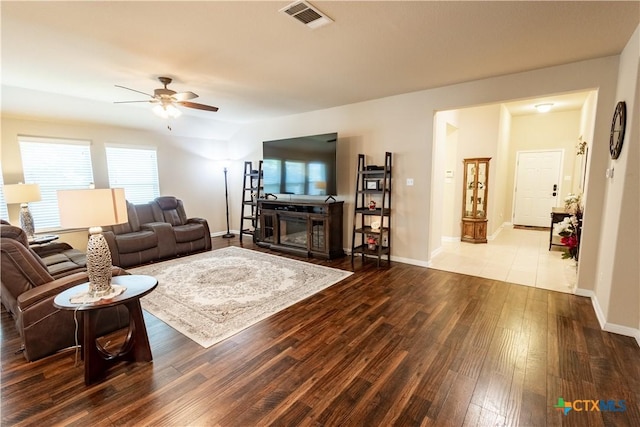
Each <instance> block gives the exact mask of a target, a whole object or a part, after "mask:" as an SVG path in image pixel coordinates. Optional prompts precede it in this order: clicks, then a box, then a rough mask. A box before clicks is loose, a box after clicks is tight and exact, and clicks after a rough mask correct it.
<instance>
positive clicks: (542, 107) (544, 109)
mask: <svg viewBox="0 0 640 427" xmlns="http://www.w3.org/2000/svg"><path fill="white" fill-rule="evenodd" d="M551 107H553V104H552V103H550V102H548V103H546V104H538V105H536V110H538V113H548V112H549V111H551Z"/></svg>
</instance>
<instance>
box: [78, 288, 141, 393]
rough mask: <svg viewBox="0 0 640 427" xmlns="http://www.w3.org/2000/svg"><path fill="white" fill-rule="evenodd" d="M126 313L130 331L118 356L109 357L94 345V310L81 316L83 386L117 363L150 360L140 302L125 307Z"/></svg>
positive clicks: (98, 346) (95, 379)
mask: <svg viewBox="0 0 640 427" xmlns="http://www.w3.org/2000/svg"><path fill="white" fill-rule="evenodd" d="M125 306H126V307H127V310H128V311H129V331H128V333H127V337H126V339H125V342H124V343H123V345H122V348H121V349H120V351H119V352H118V353H109V352H108V351H107V350H105V349H104V348H103V347H102V346H100V345H99V344H98V343H97V342H96V338H98V337H96V324H97V319H98V311H97V310H88V311H85V312H84V316H83V319H84V339H83V350H84V354H85V358H84V382H85V384H86V385H90V384H93V383H94V382H96V381H97V380H99V379H101V378H102V377H103V376H104V375H105V372H106V370H107V369H108V368H109V367H110V366H111V365H113V364H115V363H117V362H119V361H130V362H150V361H151V360H153V358H152V355H151V347H150V346H149V337H148V335H147V328H146V326H145V324H144V317H143V314H142V307H141V306H140V300H135V301H130V302H128V303H125Z"/></svg>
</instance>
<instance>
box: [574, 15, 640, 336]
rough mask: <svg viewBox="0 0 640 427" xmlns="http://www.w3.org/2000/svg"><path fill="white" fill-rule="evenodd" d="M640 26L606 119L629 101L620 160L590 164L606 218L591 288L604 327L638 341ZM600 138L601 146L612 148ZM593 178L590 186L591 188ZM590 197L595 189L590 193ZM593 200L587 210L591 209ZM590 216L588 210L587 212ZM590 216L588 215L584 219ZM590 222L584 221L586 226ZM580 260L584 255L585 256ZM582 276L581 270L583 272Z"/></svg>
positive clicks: (624, 57) (626, 51) (622, 61)
mask: <svg viewBox="0 0 640 427" xmlns="http://www.w3.org/2000/svg"><path fill="white" fill-rule="evenodd" d="M639 64H640V26H639V27H638V28H637V29H636V31H635V33H634V35H633V36H632V38H631V39H630V40H629V43H628V44H627V46H626V47H625V49H624V51H623V53H622V55H621V56H620V68H619V72H618V84H617V88H616V92H615V99H614V100H612V101H610V102H608V103H607V111H606V113H607V114H605V117H607V118H608V119H609V120H611V118H612V115H613V111H614V108H615V106H616V103H617V101H625V102H626V105H627V128H626V135H625V138H624V145H623V148H622V151H621V153H620V157H619V158H618V159H617V160H611V159H610V158H608V153H606V155H605V156H604V159H603V160H605V161H604V162H603V164H599V165H598V167H595V168H592V169H594V170H592V171H591V172H592V173H591V175H590V176H591V177H597V178H598V179H599V180H601V181H602V182H603V183H604V186H605V194H604V200H603V202H602V205H603V221H602V225H601V227H600V228H599V229H598V231H599V236H598V237H599V243H600V245H599V248H598V249H599V250H598V251H597V252H596V253H597V257H596V258H595V260H594V261H595V265H596V274H595V277H596V282H595V284H594V286H593V287H591V288H589V289H592V290H593V291H594V292H595V296H596V300H595V303H596V311H597V312H598V313H599V315H600V317H601V318H600V320H601V323H603V324H604V327H605V328H606V329H609V330H612V331H614V332H621V333H625V332H628V331H632V330H633V329H634V328H635V336H636V339H637V340H638V342H639V343H640V330H639V329H638V325H640V268H639V266H638V265H639V263H638V260H639V259H640V239H639V237H640V236H639V232H638V218H640V192H639V191H638V188H639V187H638V175H639V174H638V164H639V162H638V161H639V160H640V148H639V147H638V143H639V141H640V137H639V134H640V132H639V129H638V127H639V126H640V106H639V105H638V104H639V103H640V95H639V91H640V89H639V86H640V84H639V80H640V65H639ZM608 140H609V138H608V137H607V138H602V139H601V141H602V144H601V145H602V146H605V148H606V149H607V150H608V144H606V142H607V141H608ZM605 167H606V168H613V169H614V170H615V172H614V176H613V178H611V179H607V178H605V177H604V169H605ZM591 184H592V183H591V181H590V182H589V190H590V187H591ZM589 197H591V192H589ZM591 205H592V203H591V200H590V201H589V204H588V208H589V209H590V208H591ZM587 214H590V212H587ZM589 219H590V218H589V217H588V216H587V215H585V222H586V221H587V220H589ZM586 227H587V224H585V228H586ZM581 261H582V257H581ZM580 274H582V272H580Z"/></svg>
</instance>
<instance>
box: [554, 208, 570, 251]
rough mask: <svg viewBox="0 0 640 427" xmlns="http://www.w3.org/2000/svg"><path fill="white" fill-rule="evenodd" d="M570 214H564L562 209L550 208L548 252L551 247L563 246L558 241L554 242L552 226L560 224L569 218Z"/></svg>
mask: <svg viewBox="0 0 640 427" xmlns="http://www.w3.org/2000/svg"><path fill="white" fill-rule="evenodd" d="M570 216H571V214H570V213H568V212H566V211H565V210H564V208H552V209H551V227H550V230H549V250H551V246H564V245H563V244H562V243H560V242H559V241H557V240H556V241H554V239H553V237H554V236H553V226H554V225H556V224H557V223H560V222H562V221H563V220H564V219H565V218H567V217H570Z"/></svg>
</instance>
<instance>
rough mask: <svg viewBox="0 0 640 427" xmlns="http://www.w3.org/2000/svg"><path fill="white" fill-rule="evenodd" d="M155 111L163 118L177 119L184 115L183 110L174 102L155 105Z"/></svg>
mask: <svg viewBox="0 0 640 427" xmlns="http://www.w3.org/2000/svg"><path fill="white" fill-rule="evenodd" d="M153 113H154V114H155V115H156V116H158V117H162V118H163V119H175V118H177V117H180V116H181V115H182V111H180V110H178V109H177V108H176V107H175V106H174V105H173V104H167V105H162V104H158V105H156V106H155V107H153Z"/></svg>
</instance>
